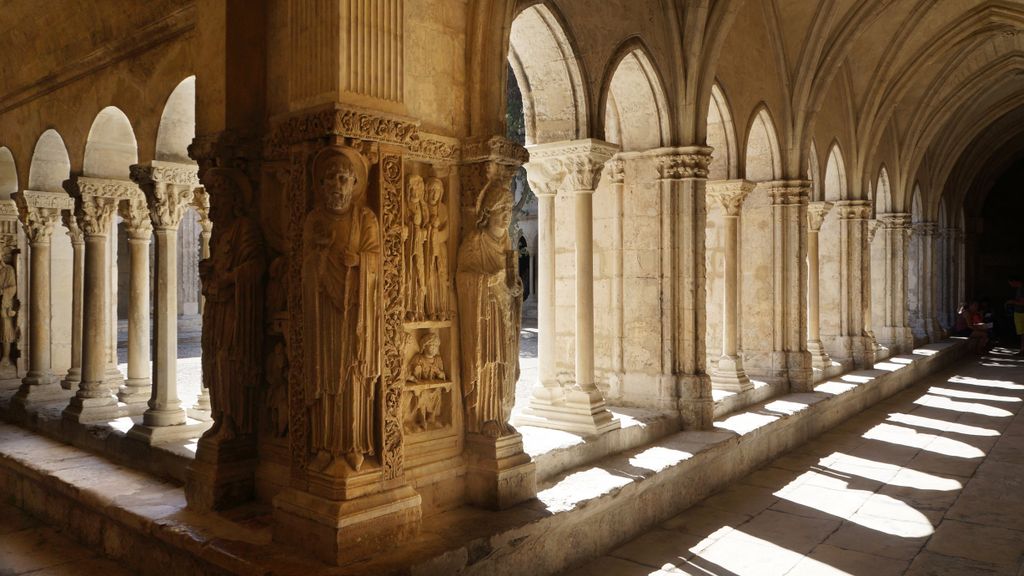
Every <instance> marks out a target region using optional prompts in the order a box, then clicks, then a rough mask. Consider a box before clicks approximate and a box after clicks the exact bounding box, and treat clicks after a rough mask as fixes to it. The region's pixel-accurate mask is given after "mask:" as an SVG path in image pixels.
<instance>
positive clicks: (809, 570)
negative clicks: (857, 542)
mask: <svg viewBox="0 0 1024 576" xmlns="http://www.w3.org/2000/svg"><path fill="white" fill-rule="evenodd" d="M909 565H910V562H908V561H904V560H893V559H892V558H885V557H882V556H875V555H873V554H866V553H864V552H858V551H856V550H846V549H843V548H839V547H836V546H832V545H830V544H821V545H819V546H818V547H817V548H815V549H814V550H813V551H812V552H811V553H810V554H809V555H808V556H807V557H806V558H804V559H803V560H801V561H800V563H799V564H797V565H796V566H795V567H794V568H793V569H792V570H790V571H789V572H788V573H787V574H786V576H831V575H834V576H848V575H850V574H856V575H860V574H869V575H870V576H899V575H900V574H903V572H904V571H905V570H906V569H907V566H909Z"/></svg>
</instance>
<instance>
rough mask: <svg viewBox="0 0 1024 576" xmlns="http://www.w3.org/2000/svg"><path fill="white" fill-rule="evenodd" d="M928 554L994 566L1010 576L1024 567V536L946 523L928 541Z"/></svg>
mask: <svg viewBox="0 0 1024 576" xmlns="http://www.w3.org/2000/svg"><path fill="white" fill-rule="evenodd" d="M925 549H926V550H928V551H929V552H934V553H936V554H941V555H943V556H951V557H955V558H963V559H966V560H973V561H976V562H983V563H985V564H992V565H995V566H997V567H998V568H999V569H1000V570H1005V571H1007V572H1009V573H1016V572H1015V571H1016V570H1017V569H1018V568H1020V567H1024V532H1019V531H1017V530H1008V529H1006V528H1000V527H997V526H981V525H978V524H967V523H964V522H958V521H956V520H945V521H944V522H942V524H940V525H939V527H938V528H936V530H935V534H934V535H933V536H932V537H931V539H930V540H928V544H927V545H926V546H925Z"/></svg>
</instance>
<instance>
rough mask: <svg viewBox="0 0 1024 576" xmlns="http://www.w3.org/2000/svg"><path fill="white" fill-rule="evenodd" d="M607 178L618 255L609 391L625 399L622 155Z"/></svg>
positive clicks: (610, 166)
mask: <svg viewBox="0 0 1024 576" xmlns="http://www.w3.org/2000/svg"><path fill="white" fill-rule="evenodd" d="M604 173H605V177H606V178H608V180H609V182H611V185H612V194H613V196H614V199H613V204H614V206H615V223H614V224H613V227H612V241H611V244H612V246H613V249H614V251H615V253H614V257H613V258H612V266H611V276H612V283H611V284H612V285H611V301H612V310H611V312H612V374H611V376H610V377H611V378H612V379H613V382H609V390H610V391H612V393H613V395H617V396H622V394H623V386H624V384H625V382H624V381H625V375H626V358H625V355H626V354H625V345H626V342H625V341H626V318H625V316H626V296H625V295H626V290H625V254H624V253H625V242H624V238H625V219H626V206H625V204H626V199H625V195H626V161H625V159H624V158H623V157H622V156H621V155H616V156H615V157H614V158H612V159H611V160H609V161H608V163H607V164H605V169H604Z"/></svg>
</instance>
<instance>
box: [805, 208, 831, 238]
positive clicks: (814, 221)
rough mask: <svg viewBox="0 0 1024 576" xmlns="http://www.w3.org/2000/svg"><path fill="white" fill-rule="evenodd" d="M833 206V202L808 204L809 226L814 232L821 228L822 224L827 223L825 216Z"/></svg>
mask: <svg viewBox="0 0 1024 576" xmlns="http://www.w3.org/2000/svg"><path fill="white" fill-rule="evenodd" d="M832 206H833V204H832V203H831V202H811V203H809V204H808V205H807V227H808V228H809V229H810V230H811V231H812V232H818V231H819V230H821V225H822V224H824V223H825V217H826V216H828V213H829V211H830V210H832Z"/></svg>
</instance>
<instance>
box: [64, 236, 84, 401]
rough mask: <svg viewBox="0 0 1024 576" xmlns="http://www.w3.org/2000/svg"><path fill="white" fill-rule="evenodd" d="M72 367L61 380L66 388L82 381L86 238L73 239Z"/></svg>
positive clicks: (68, 388)
mask: <svg viewBox="0 0 1024 576" xmlns="http://www.w3.org/2000/svg"><path fill="white" fill-rule="evenodd" d="M71 252H72V256H71V257H72V260H73V261H72V265H71V290H72V292H71V368H70V369H69V370H68V374H67V376H66V377H65V378H64V380H63V381H62V382H61V386H62V387H63V388H64V389H65V390H73V389H74V388H75V386H77V385H78V383H79V382H81V381H82V298H83V296H84V294H83V292H84V290H85V240H84V239H83V238H81V232H79V238H78V239H77V240H76V239H74V238H72V240H71Z"/></svg>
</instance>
